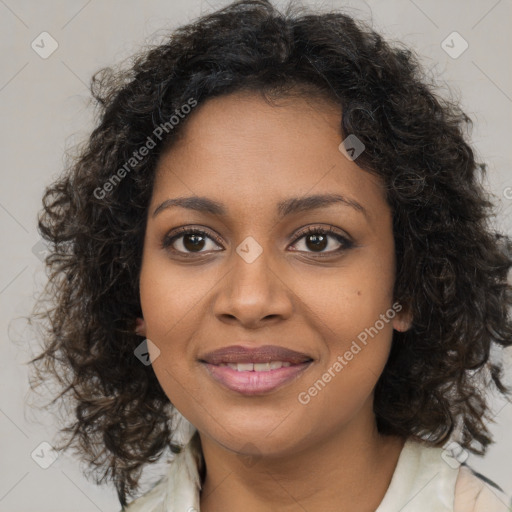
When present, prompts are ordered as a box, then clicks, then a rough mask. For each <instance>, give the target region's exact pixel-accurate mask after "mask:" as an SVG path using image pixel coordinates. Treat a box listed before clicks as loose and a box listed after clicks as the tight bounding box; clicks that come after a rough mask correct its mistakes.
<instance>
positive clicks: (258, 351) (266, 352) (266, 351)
mask: <svg viewBox="0 0 512 512" xmlns="http://www.w3.org/2000/svg"><path fill="white" fill-rule="evenodd" d="M199 360H200V361H203V362H206V363H210V364H220V363H268V362H270V361H282V362H289V363H291V364H300V363H304V362H306V361H312V358H311V357H310V356H308V355H307V354H303V353H301V352H296V351H295V350H291V349H289V348H285V347H279V346H277V345H263V346H261V347H252V348H248V347H244V346H242V345H232V346H230V347H223V348H220V349H218V350H214V351H212V352H208V353H207V354H204V355H202V356H200V357H199Z"/></svg>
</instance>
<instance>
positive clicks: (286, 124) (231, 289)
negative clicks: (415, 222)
mask: <svg viewBox="0 0 512 512" xmlns="http://www.w3.org/2000/svg"><path fill="white" fill-rule="evenodd" d="M340 120H341V111H340V108H339V107H337V106H336V105H334V104H331V103H327V102H324V101H321V100H317V99H315V100H313V99H309V100H305V99H298V98H288V99H281V100H279V102H278V105H277V106H271V105H269V104H267V103H266V102H265V101H264V100H263V99H262V98H261V97H260V96H259V95H256V94H251V93H236V94H231V95H228V96H224V97H219V98H214V99H211V100H209V101H207V102H206V103H205V104H203V105H202V106H200V107H198V108H197V109H196V110H195V111H194V113H193V114H191V115H190V118H189V119H187V124H186V125H185V126H183V128H184V129H185V130H184V132H183V137H182V138H180V140H179V142H177V144H176V145H174V146H172V147H171V148H170V149H168V150H167V151H166V152H165V153H163V154H162V156H161V158H160V160H159V163H158V167H157V175H156V180H155V184H154V190H153V195H152V198H151V203H150V207H149V213H148V218H147V229H146V235H145V241H144V251H143V261H142V268H141V274H140V299H141V304H142V311H143V316H144V322H143V324H142V327H141V330H140V333H141V334H143V335H145V336H147V338H148V339H149V340H151V342H152V343H153V344H154V345H153V347H157V348H158V351H159V352H158V351H157V350H156V349H155V348H153V349H150V353H151V356H152V359H153V368H154V371H155V373H156V376H157V378H158V380H159V382H160V384H161V386H162V388H163V389H164V391H165V392H166V394H167V396H168V397H169V400H170V401H171V402H172V403H173V404H174V406H175V407H176V408H177V409H178V410H179V411H180V412H181V413H182V414H183V415H184V416H185V417H186V418H187V419H188V420H189V421H190V422H191V423H192V424H193V425H195V426H196V427H197V429H198V430H199V432H200V434H201V435H202V436H205V438H208V439H210V440H211V441H212V442H215V443H218V445H221V446H223V447H225V448H227V449H229V450H232V451H235V452H237V451H240V450H241V449H242V447H244V446H246V445H247V444H248V443H250V445H251V446H255V447H257V450H258V451H259V452H260V453H268V454H277V453H280V454H285V453H286V452H288V451H293V450H296V449H297V447H298V446H301V447H306V446H314V444H315V443H319V442H321V441H322V439H326V438H328V437H329V436H332V435H334V434H336V433H339V432H342V431H343V430H344V429H347V428H349V425H351V424H355V423H357V421H358V418H362V417H363V416H364V417H366V418H368V417H370V415H371V409H372V399H373V388H374V386H375V384H376V382H377V380H378V377H379V376H380V374H381V373H382V370H383V368H384V365H385V363H386V360H387V357H388V354H389V351H390V346H391V339H392V332H393V329H394V328H395V329H398V330H404V329H406V328H407V325H408V323H407V320H406V319H405V318H404V312H403V311H402V312H399V310H400V306H397V305H396V303H395V307H393V304H394V302H393V295H392V290H393V285H394V280H395V258H394V242H393V233H392V215H391V211H390V208H389V206H388V204H387V202H386V199H385V194H384V188H383V185H382V183H381V182H380V181H379V179H378V178H377V177H376V176H374V175H371V174H369V173H367V172H365V171H363V170H361V169H360V168H359V167H358V166H357V164H356V162H355V161H352V160H350V159H348V158H347V157H346V156H345V155H344V154H343V153H342V152H341V151H340V150H339V146H340V143H341V141H342V135H341V131H340ZM319 196H325V197H321V198H320V197H319ZM178 198H180V199H181V202H180V204H177V202H176V201H174V200H176V199H178ZM183 198H201V200H195V201H194V200H187V201H183ZM169 200H171V201H169ZM191 230H192V232H191ZM235 345H236V346H239V347H242V348H241V349H238V350H235V352H234V354H231V355H230V356H226V355H224V356H219V358H218V359H217V360H214V359H211V358H210V359H208V358H207V356H206V355H207V354H208V353H211V352H213V351H216V350H217V349H221V348H225V347H232V346H235ZM266 345H273V346H277V347H278V348H281V349H289V350H291V351H294V352H297V353H299V354H300V356H299V357H298V358H297V359H295V360H293V358H292V357H291V356H290V353H287V352H272V350H271V351H269V352H264V353H263V355H262V359H261V360H260V363H261V364H262V365H263V366H260V365H259V366H257V367H256V368H255V367H253V366H251V365H250V363H249V366H247V361H248V360H247V359H245V360H244V361H245V363H244V364H245V365H246V366H225V365H224V366H222V363H223V362H224V363H225V362H226V361H227V362H230V363H231V364H232V365H235V362H234V361H236V358H237V357H238V358H239V359H242V358H243V357H251V354H249V356H247V353H246V352H245V351H244V350H243V349H248V350H250V349H254V348H257V349H259V348H261V347H263V346H266ZM150 346H151V345H150ZM252 355H253V356H254V354H252ZM260 355H261V354H260ZM223 357H224V359H223ZM230 357H231V359H229V358H230ZM205 358H206V359H205ZM233 358H234V359H233ZM287 358H288V359H290V360H291V361H288V364H286V361H284V363H285V364H284V366H282V367H281V368H277V366H280V365H279V364H274V365H270V364H269V365H267V364H265V361H267V362H274V363H276V362H277V363H279V361H281V360H285V359H287ZM206 360H209V361H210V364H208V363H207V362H205V361H206ZM281 363H283V361H281ZM251 368H253V371H251ZM270 368H272V369H270ZM256 369H257V371H254V370H256ZM241 370H243V371H241ZM265 373H266V375H265Z"/></svg>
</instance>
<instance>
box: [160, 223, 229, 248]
mask: <svg viewBox="0 0 512 512" xmlns="http://www.w3.org/2000/svg"><path fill="white" fill-rule="evenodd" d="M208 241H210V242H215V245H221V240H220V238H219V237H218V236H216V235H214V234H212V233H210V232H208V231H205V230H202V229H198V228H187V227H185V226H184V227H182V228H179V229H178V230H177V231H174V232H171V233H168V234H167V235H165V237H164V239H163V241H162V248H163V249H167V250H171V251H172V252H175V253H180V254H182V255H188V254H194V253H196V254H203V253H205V252H210V251H212V249H209V250H208V248H207V250H206V251H204V250H203V249H204V248H205V246H207V245H208ZM221 250H223V249H221ZM213 251H214V252H218V251H215V249H213Z"/></svg>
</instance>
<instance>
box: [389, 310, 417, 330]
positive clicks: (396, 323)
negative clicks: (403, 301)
mask: <svg viewBox="0 0 512 512" xmlns="http://www.w3.org/2000/svg"><path fill="white" fill-rule="evenodd" d="M411 325H412V314H411V312H410V311H409V310H407V309H404V310H403V311H401V312H400V313H398V314H397V315H396V316H395V318H393V329H395V331H398V332H405V331H408V330H409V329H410V328H411Z"/></svg>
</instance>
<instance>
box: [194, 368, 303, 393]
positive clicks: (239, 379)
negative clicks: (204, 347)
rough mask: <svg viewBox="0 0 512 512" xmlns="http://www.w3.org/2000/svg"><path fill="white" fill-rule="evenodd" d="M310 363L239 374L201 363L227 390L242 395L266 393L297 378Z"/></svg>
mask: <svg viewBox="0 0 512 512" xmlns="http://www.w3.org/2000/svg"><path fill="white" fill-rule="evenodd" d="M311 363H312V361H308V362H306V363H301V364H294V365H291V366H286V367H281V368H277V369H276V370H269V371H268V372H255V371H247V372H239V371H238V370H233V368H230V367H229V366H217V365H214V364H209V363H203V364H204V365H205V367H206V369H207V370H208V372H209V374H210V375H211V376H212V377H213V378H214V379H215V380H217V381H219V382H220V383H221V384H224V386H226V387H227V388H229V389H231V390H233V391H237V392H238V393H242V394H244V395H258V394H261V393H268V392H269V391H272V390H274V389H276V388H277V387H279V386H282V385H283V384H285V383H286V382H289V381H291V380H292V379H295V378H297V377H298V375H299V374H301V373H302V372H303V371H304V370H306V368H308V367H309V365H310V364H311Z"/></svg>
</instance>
